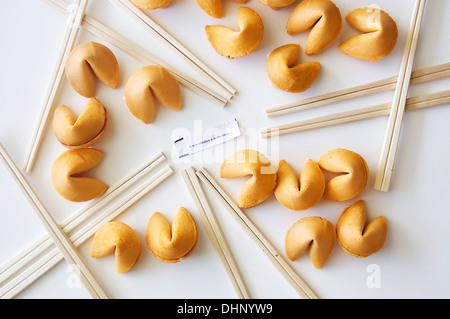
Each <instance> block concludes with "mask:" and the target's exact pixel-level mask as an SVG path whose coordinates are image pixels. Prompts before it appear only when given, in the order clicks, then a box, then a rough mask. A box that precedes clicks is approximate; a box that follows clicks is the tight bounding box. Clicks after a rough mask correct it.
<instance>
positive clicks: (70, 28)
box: [23, 0, 87, 173]
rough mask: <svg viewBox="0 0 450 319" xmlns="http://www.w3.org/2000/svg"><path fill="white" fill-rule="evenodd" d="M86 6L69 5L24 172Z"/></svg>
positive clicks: (81, 1)
mask: <svg viewBox="0 0 450 319" xmlns="http://www.w3.org/2000/svg"><path fill="white" fill-rule="evenodd" d="M86 6H87V0H75V1H74V3H73V5H72V7H71V9H72V10H71V11H70V14H69V17H68V19H67V26H66V31H65V33H64V37H63V41H62V44H61V47H60V50H59V53H58V57H57V59H56V65H55V69H54V70H53V73H52V76H51V79H50V83H49V86H48V88H47V92H46V95H45V98H44V103H43V106H42V108H41V112H40V114H39V118H38V122H37V126H36V128H35V131H34V133H33V136H32V139H31V144H30V146H29V148H28V150H27V154H26V157H25V164H24V167H23V171H24V172H26V173H29V172H31V170H32V169H33V166H34V162H35V160H36V156H37V151H38V149H39V147H40V145H41V143H42V136H43V132H44V130H45V127H46V126H47V122H48V117H49V115H50V113H51V110H52V108H53V102H54V99H55V97H56V94H57V93H58V90H59V87H60V85H61V81H62V78H63V74H64V65H65V61H66V59H67V56H68V55H69V53H70V51H71V50H72V48H73V46H74V43H75V40H76V38H77V35H78V30H79V28H80V25H81V21H82V20H83V16H84V11H85V9H86Z"/></svg>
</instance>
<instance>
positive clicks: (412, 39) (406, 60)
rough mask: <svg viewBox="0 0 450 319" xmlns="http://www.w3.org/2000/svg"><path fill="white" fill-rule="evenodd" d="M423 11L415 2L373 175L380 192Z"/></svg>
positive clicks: (421, 2) (420, 0) (390, 165)
mask: <svg viewBox="0 0 450 319" xmlns="http://www.w3.org/2000/svg"><path fill="white" fill-rule="evenodd" d="M424 10H425V0H416V3H415V6H414V10H413V17H412V19H411V25H410V29H409V35H408V38H407V42H406V48H405V53H404V56H403V59H402V64H401V67H400V72H399V75H398V80H397V86H396V89H395V92H394V99H393V102H392V106H391V113H390V115H389V120H388V127H387V130H386V136H385V140H384V144H383V148H382V151H381V155H380V160H379V164H378V169H377V172H376V175H375V185H374V188H375V189H376V190H380V191H384V192H386V191H388V190H389V185H390V182H391V178H392V174H393V169H394V162H395V157H396V152H397V148H398V141H399V137H400V131H401V126H402V120H403V114H404V111H405V104H406V97H407V94H408V88H409V83H410V78H411V70H412V66H413V63H414V57H415V52H416V47H417V42H418V38H419V32H420V27H421V24H422V18H423V13H424Z"/></svg>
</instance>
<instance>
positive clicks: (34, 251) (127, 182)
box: [0, 152, 165, 297]
mask: <svg viewBox="0 0 450 319" xmlns="http://www.w3.org/2000/svg"><path fill="white" fill-rule="evenodd" d="M164 159H165V156H164V154H162V153H161V152H157V153H156V154H154V155H152V156H151V157H150V159H149V160H148V161H146V162H145V163H144V164H143V165H141V166H139V167H138V168H137V169H135V170H134V171H132V172H130V173H129V174H127V175H126V176H125V177H123V178H122V179H121V180H120V181H119V182H118V183H116V184H114V185H112V186H110V187H109V188H108V189H107V191H106V192H105V193H104V194H103V195H102V196H100V197H99V198H97V199H95V200H92V201H91V202H90V203H89V204H88V205H86V206H85V207H84V208H82V209H80V210H79V211H77V212H75V213H74V214H73V215H71V216H69V217H68V218H67V219H65V220H64V221H63V222H62V223H61V224H60V227H61V228H62V229H63V230H64V232H65V233H66V234H70V232H71V231H72V230H73V229H75V228H76V227H79V226H80V225H81V224H82V223H83V222H84V221H85V220H86V219H88V218H90V217H91V216H93V215H94V214H96V213H97V212H98V211H100V210H101V209H103V207H105V206H106V205H107V204H108V203H110V202H111V201H112V200H113V199H115V198H117V197H118V196H120V195H121V194H122V193H123V192H125V191H126V190H127V189H128V188H130V187H131V186H132V185H133V183H134V182H135V181H136V180H137V179H140V178H141V177H142V176H144V175H145V174H147V173H148V172H150V171H151V170H153V169H155V167H156V166H157V165H158V164H159V163H161V162H162V161H163V160H164ZM52 246H53V241H52V239H51V238H50V236H49V235H48V234H46V235H43V236H42V237H41V238H39V239H38V240H36V241H35V242H34V243H33V244H32V245H30V246H29V247H28V248H27V249H25V250H23V251H22V252H20V253H19V254H17V255H16V256H15V257H13V258H11V259H10V260H9V261H8V262H7V263H6V264H4V265H2V267H1V268H0V284H1V287H2V288H0V297H1V296H2V295H3V291H4V289H6V288H5V287H6V286H7V285H6V284H5V282H6V281H8V280H9V281H11V280H12V279H11V278H12V277H13V276H16V275H17V272H19V271H20V270H21V268H22V267H24V266H25V265H27V264H28V263H30V262H31V261H33V260H34V259H36V258H38V257H39V255H40V254H43V253H44V252H45V250H46V249H48V248H49V247H52Z"/></svg>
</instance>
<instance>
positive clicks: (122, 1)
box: [110, 0, 236, 99]
mask: <svg viewBox="0 0 450 319" xmlns="http://www.w3.org/2000/svg"><path fill="white" fill-rule="evenodd" d="M110 1H112V2H114V3H115V4H116V5H117V6H118V7H120V8H122V9H123V10H124V11H125V12H127V13H128V14H129V15H130V16H131V17H132V18H134V19H135V20H136V21H138V22H140V23H142V24H143V25H144V26H145V27H147V28H148V29H149V30H150V31H151V32H152V33H153V34H155V35H157V36H159V37H160V38H161V39H162V40H164V41H165V42H166V43H167V44H169V45H170V47H172V48H173V49H174V50H175V52H178V53H180V54H181V55H182V56H183V57H184V58H185V59H186V61H188V62H189V63H190V65H191V66H192V67H193V68H194V69H195V70H197V71H200V73H201V74H202V75H203V76H206V77H207V79H209V80H212V81H213V82H214V83H216V84H217V85H218V86H219V87H220V89H221V91H222V92H223V94H224V96H225V97H226V98H227V99H230V98H231V97H232V96H233V95H234V94H235V93H236V90H235V89H234V88H233V87H231V86H230V85H229V84H228V83H226V82H225V80H223V79H222V78H221V77H219V76H218V75H217V74H216V73H215V72H213V71H212V70H211V69H210V68H209V67H208V66H206V65H205V64H204V63H203V62H202V61H200V59H198V58H197V57H196V56H194V54H192V53H191V52H190V51H189V50H187V49H186V47H184V46H183V45H182V44H181V43H180V42H179V41H178V40H176V39H175V38H174V37H173V36H171V35H170V34H169V33H168V32H167V31H165V30H164V29H163V28H162V27H161V26H159V25H158V24H157V23H156V22H155V21H153V20H152V19H151V18H150V17H149V16H148V15H147V14H145V13H144V11H142V10H141V9H139V8H137V7H136V6H135V5H134V4H132V3H131V2H130V1H128V0H110Z"/></svg>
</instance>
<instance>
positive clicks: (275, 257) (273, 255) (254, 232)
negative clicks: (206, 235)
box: [190, 168, 318, 299]
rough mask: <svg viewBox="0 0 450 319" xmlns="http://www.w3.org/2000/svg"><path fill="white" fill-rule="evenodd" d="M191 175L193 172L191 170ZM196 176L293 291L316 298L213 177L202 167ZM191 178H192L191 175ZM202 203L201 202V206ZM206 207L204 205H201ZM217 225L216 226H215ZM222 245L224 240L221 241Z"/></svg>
mask: <svg viewBox="0 0 450 319" xmlns="http://www.w3.org/2000/svg"><path fill="white" fill-rule="evenodd" d="M190 175H191V176H193V173H192V171H191V173H190ZM196 175H197V177H198V178H199V179H200V181H202V182H203V184H204V185H205V186H206V187H207V188H208V189H209V190H211V191H212V192H213V193H214V194H216V195H217V196H218V197H219V199H221V200H222V202H223V203H224V204H225V207H226V208H227V209H228V210H229V211H230V213H231V214H232V216H233V217H234V218H235V219H236V220H237V221H238V222H239V224H240V225H241V226H242V227H243V228H244V229H245V230H246V231H247V233H248V234H249V235H250V236H251V237H252V238H253V239H254V240H255V241H256V243H257V244H258V245H259V247H260V248H261V249H262V250H263V251H264V252H265V253H266V255H267V257H268V258H269V259H270V261H271V262H272V263H273V264H274V265H275V266H276V267H277V269H278V270H279V271H280V273H281V274H282V275H283V276H284V278H285V279H286V280H287V281H288V282H289V283H290V284H291V285H292V287H293V288H294V289H295V291H296V292H297V293H298V294H299V295H300V296H302V297H303V298H308V299H318V297H317V295H316V294H315V293H314V292H313V291H312V290H311V288H310V287H308V285H307V284H306V283H305V282H304V281H303V279H302V278H300V276H299V275H298V274H297V273H296V272H295V271H294V269H292V267H291V266H290V265H289V264H288V263H287V262H286V260H285V259H284V258H283V257H282V256H281V254H280V253H279V252H278V251H277V250H276V248H275V247H274V246H273V245H272V243H271V242H270V241H269V240H268V239H267V238H266V237H265V236H264V235H263V234H262V233H261V231H260V230H259V229H258V228H257V227H256V225H255V224H253V222H252V221H251V220H250V219H249V218H248V217H247V215H245V213H244V212H243V211H242V210H241V209H240V208H239V207H238V206H237V205H236V203H235V202H234V201H233V200H232V199H231V198H230V196H229V195H228V194H227V193H226V192H225V191H224V190H223V189H222V188H221V187H220V186H219V184H218V183H217V182H216V181H215V180H214V179H213V177H212V176H211V175H210V174H209V173H208V172H207V170H206V169H205V168H202V169H200V170H198V171H197V172H196ZM191 180H194V178H193V177H191ZM196 194H201V191H200V188H197V191H196ZM203 205H204V204H202V206H203ZM203 207H206V206H203ZM217 227H218V226H217ZM221 243H222V245H224V242H221Z"/></svg>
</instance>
